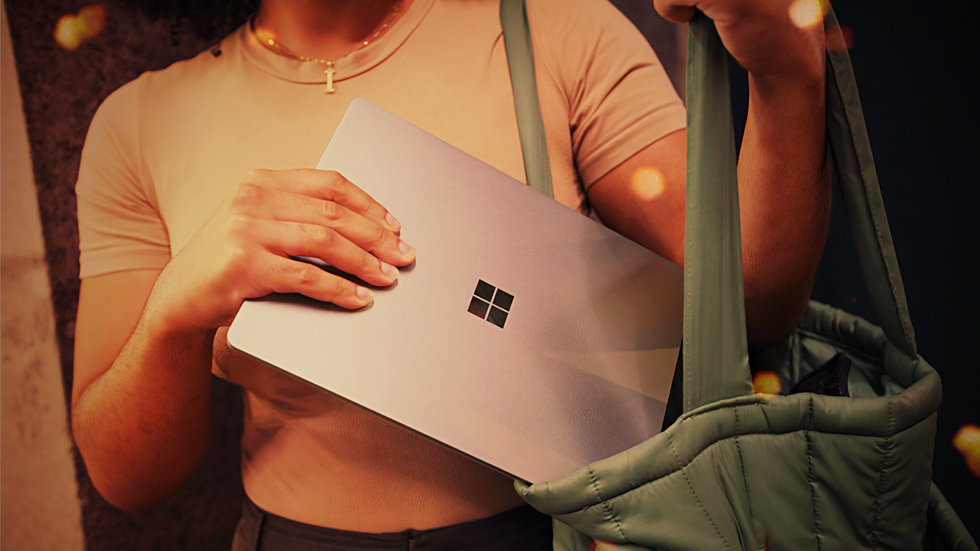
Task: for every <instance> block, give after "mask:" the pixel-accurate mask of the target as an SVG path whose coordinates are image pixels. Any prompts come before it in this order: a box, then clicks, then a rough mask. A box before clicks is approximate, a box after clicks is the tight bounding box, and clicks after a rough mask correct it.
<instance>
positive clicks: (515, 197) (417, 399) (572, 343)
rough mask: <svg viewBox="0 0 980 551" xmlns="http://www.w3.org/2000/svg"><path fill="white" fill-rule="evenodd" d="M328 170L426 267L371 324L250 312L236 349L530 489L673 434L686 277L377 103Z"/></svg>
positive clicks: (345, 314) (378, 298) (273, 304)
mask: <svg viewBox="0 0 980 551" xmlns="http://www.w3.org/2000/svg"><path fill="white" fill-rule="evenodd" d="M317 167H318V168H321V169H331V170H337V171H338V172H340V173H341V174H343V175H344V176H346V177H347V178H348V179H349V180H350V181H352V182H354V183H355V184H356V185H358V186H359V187H361V188H362V189H364V190H365V191H366V192H367V193H369V194H370V195H371V196H373V197H374V198H375V199H377V200H378V201H379V202H380V203H381V204H383V205H384V206H385V207H387V208H388V209H389V210H390V211H391V212H393V213H395V214H396V216H398V218H399V220H400V221H401V223H402V228H403V237H404V238H405V240H406V241H408V242H409V243H411V244H412V245H414V246H415V247H416V249H417V250H418V256H417V259H416V262H415V263H414V264H413V265H412V266H410V267H407V268H403V269H402V270H401V275H400V277H399V280H398V282H397V283H396V284H395V285H393V286H392V287H389V288H382V289H377V288H376V289H375V300H374V302H373V304H371V305H369V306H368V307H365V308H363V309H361V310H356V311H347V310H343V309H341V308H338V307H335V306H333V305H332V304H325V303H320V302H316V301H314V300H311V299H307V298H305V297H300V296H294V295H290V296H287V295H273V296H270V297H267V298H264V299H259V300H252V301H247V302H246V303H245V305H244V306H243V307H242V309H241V311H240V312H239V314H238V316H237V318H236V319H235V321H234V323H233V324H232V326H231V329H230V330H229V332H228V342H229V344H230V345H231V346H232V347H233V348H234V349H236V350H238V351H240V352H242V353H244V354H246V355H248V356H250V357H252V358H254V359H257V360H259V361H261V362H263V363H265V364H267V365H270V366H272V367H275V368H277V369H280V370H282V371H284V372H286V373H287V374H290V375H292V376H294V377H297V378H299V379H301V380H303V381H306V382H308V383H310V384H312V385H314V386H316V387H319V388H321V389H323V390H325V391H327V392H330V393H333V394H336V395H337V396H340V397H341V398H343V399H345V400H348V401H350V402H352V403H354V404H356V405H359V406H361V407H363V408H366V409H368V410H370V411H373V412H375V413H376V414H378V415H381V416H383V417H386V418H388V419H390V420H392V421H394V422H396V423H398V424H401V425H403V426H405V427H408V428H409V429H411V430H413V431H416V432H418V433H420V434H423V435H425V436H427V437H429V438H431V439H434V440H436V441H438V442H440V443H442V444H444V445H446V446H449V447H451V448H453V449H455V450H457V451H459V452H461V453H463V454H465V455H468V456H470V457H472V458H474V459H476V460H478V461H480V462H482V463H485V464H487V465H489V466H491V467H494V468H496V469H498V470H500V471H502V472H504V473H506V474H508V475H510V476H512V477H515V478H519V479H521V480H524V481H527V482H532V483H533V482H540V481H544V480H550V479H553V478H556V477H558V476H561V475H564V474H566V473H569V472H571V471H574V470H576V469H578V468H580V467H583V466H585V465H587V464H588V463H591V462H593V461H596V460H599V459H603V458H605V457H609V456H612V455H614V454H616V453H619V452H621V451H623V450H625V449H627V448H630V447H632V446H634V445H636V444H639V443H640V442H643V441H644V440H646V439H648V438H650V437H651V436H653V435H655V434H657V433H658V432H660V428H661V423H662V421H663V416H664V409H665V404H666V401H667V396H668V393H669V390H670V383H671V378H672V375H673V371H674V366H675V362H676V359H677V351H678V347H679V346H680V342H681V320H682V288H683V277H682V271H681V269H680V268H679V267H677V266H675V265H674V264H672V263H670V262H669V261H667V260H665V259H663V258H661V257H659V256H657V255H655V254H653V253H652V252H650V251H649V250H647V249H645V248H643V247H641V246H639V245H637V244H635V243H633V242H632V241H630V240H628V239H626V238H624V237H622V236H620V235H618V234H616V233H615V232H613V231H611V230H609V229H607V228H605V227H603V226H602V225H600V224H598V223H596V222H595V221H593V220H590V219H589V218H587V217H585V216H582V215H581V214H580V213H578V212H575V211H574V210H572V209H569V208H567V207H565V206H563V205H561V204H560V203H558V202H556V201H554V200H553V199H551V198H549V197H546V196H544V195H542V194H541V193H539V192H537V191H535V190H533V189H531V188H529V187H527V186H526V185H524V184H522V183H521V182H519V181H517V180H515V179H513V178H511V177H509V176H507V175H505V174H503V173H502V172H500V171H498V170H496V169H494V168H493V167H491V166H489V165H487V164H485V163H483V162H482V161H479V160H478V159H476V158H474V157H472V156H470V155H468V154H466V153H464V152H462V151H460V150H458V149H456V148H455V147H453V146H451V145H449V144H447V143H445V142H443V141H441V140H439V139H438V138H436V137H434V136H432V135H430V134H427V133H426V132H424V131H423V130H421V129H419V128H417V127H415V126H413V125H412V124H410V123H408V122H406V121H404V120H402V119H400V118H398V117H397V116H395V115H393V114H391V113H389V112H387V111H385V110H383V109H381V108H380V107H378V106H376V105H374V104H372V103H370V102H368V101H366V100H355V101H354V102H352V103H351V105H350V107H349V109H348V110H347V113H346V115H345V116H344V119H343V120H342V121H341V123H340V126H339V127H338V129H337V131H336V133H335V134H334V136H333V138H332V139H331V142H330V145H329V146H328V147H327V149H326V151H325V152H324V154H323V158H322V159H321V161H320V163H319V164H318V165H317Z"/></svg>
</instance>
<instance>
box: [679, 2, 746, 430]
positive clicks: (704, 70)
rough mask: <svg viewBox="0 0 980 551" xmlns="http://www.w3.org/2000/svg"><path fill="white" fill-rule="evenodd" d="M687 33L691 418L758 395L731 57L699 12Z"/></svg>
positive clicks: (687, 391) (687, 388) (687, 390)
mask: <svg viewBox="0 0 980 551" xmlns="http://www.w3.org/2000/svg"><path fill="white" fill-rule="evenodd" d="M688 28H689V31H688V42H687V204H686V205H685V207H684V220H685V222H684V341H683V348H682V350H683V353H684V364H683V365H684V382H683V390H684V412H685V413H686V412H688V411H691V410H692V409H695V408H697V407H700V406H702V405H705V404H710V403H712V402H716V401H718V400H724V399H726V398H734V397H736V396H743V395H746V394H751V393H752V384H751V380H752V375H751V372H750V371H749V350H748V344H747V339H746V333H745V297H744V286H743V284H742V241H741V230H740V226H739V213H738V179H737V171H736V162H737V156H736V153H735V131H734V129H733V125H732V102H731V87H730V84H729V78H728V58H727V54H726V52H725V48H724V46H723V45H722V43H721V39H720V38H719V37H718V33H717V32H716V31H715V25H714V23H713V22H712V21H711V20H710V19H708V18H707V17H706V16H705V15H704V14H702V13H701V12H700V11H699V12H697V15H695V17H694V19H692V20H691V22H690V25H689V27H688Z"/></svg>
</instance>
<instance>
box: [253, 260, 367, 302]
mask: <svg viewBox="0 0 980 551" xmlns="http://www.w3.org/2000/svg"><path fill="white" fill-rule="evenodd" d="M268 262H269V264H268V272H269V273H268V276H267V277H268V283H269V286H270V288H271V291H272V292H276V293H300V294H302V295H305V296H308V297H310V298H313V299H316V300H320V301H323V302H332V303H333V304H336V305H337V306H340V307H341V308H347V309H355V308H362V307H364V306H367V305H368V304H370V303H371V301H372V300H373V299H374V293H373V292H372V291H371V290H370V289H368V288H366V287H362V286H360V285H357V284H355V283H352V282H350V281H348V280H346V279H344V278H342V277H338V276H336V275H333V274H331V273H328V272H325V271H323V270H321V269H320V268H317V267H316V266H314V265H312V264H307V263H305V262H300V261H298V260H292V259H289V258H283V257H281V256H274V257H270V258H269V259H268Z"/></svg>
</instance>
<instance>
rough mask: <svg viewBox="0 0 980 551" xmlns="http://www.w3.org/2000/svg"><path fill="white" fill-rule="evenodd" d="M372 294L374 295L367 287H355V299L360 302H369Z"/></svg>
mask: <svg viewBox="0 0 980 551" xmlns="http://www.w3.org/2000/svg"><path fill="white" fill-rule="evenodd" d="M373 294H374V293H372V292H371V289H368V288H367V287H361V286H360V285H358V286H357V298H359V299H361V300H370V299H371V295H373Z"/></svg>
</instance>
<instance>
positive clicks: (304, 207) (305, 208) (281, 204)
mask: <svg viewBox="0 0 980 551" xmlns="http://www.w3.org/2000/svg"><path fill="white" fill-rule="evenodd" d="M250 187H251V189H252V191H249V192H246V193H243V194H240V195H248V196H249V198H248V199H247V201H250V202H252V203H253V204H251V205H248V206H247V207H245V206H244V205H239V206H240V207H241V208H243V209H244V210H247V211H249V212H250V213H252V214H253V215H255V216H257V217H260V218H268V219H270V220H277V221H280V222H298V223H301V224H314V225H318V226H323V227H325V228H329V229H331V230H334V231H336V232H337V233H339V234H341V235H343V236H344V237H346V238H347V239H348V240H349V241H350V242H352V243H354V244H355V245H357V246H358V247H360V248H361V249H363V250H364V251H367V252H369V253H371V254H373V255H374V256H376V257H378V258H379V259H381V260H383V261H385V262H387V263H389V264H393V265H395V266H405V265H407V264H410V263H411V262H412V261H413V260H414V259H415V249H414V248H413V247H412V246H411V245H408V244H407V243H404V242H403V241H402V240H401V239H400V238H399V237H398V236H397V235H396V234H395V233H394V232H392V231H391V230H390V229H388V228H386V227H384V226H380V225H378V224H377V223H376V222H374V221H373V220H370V219H368V218H366V217H364V216H362V215H360V214H358V213H356V212H354V211H352V210H350V209H349V208H347V207H345V206H344V205H342V204H340V203H335V202H333V201H326V200H322V199H316V198H313V197H309V196H306V195H298V194H295V193H290V192H285V191H280V190H268V189H264V188H261V187H258V186H250ZM236 199H237V198H236ZM239 200H240V201H244V200H246V199H239ZM324 260H326V261H328V262H329V260H328V259H326V258H324Z"/></svg>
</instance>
